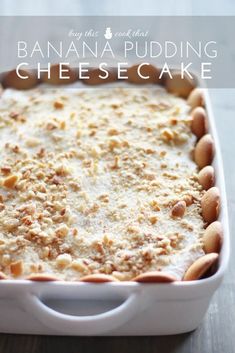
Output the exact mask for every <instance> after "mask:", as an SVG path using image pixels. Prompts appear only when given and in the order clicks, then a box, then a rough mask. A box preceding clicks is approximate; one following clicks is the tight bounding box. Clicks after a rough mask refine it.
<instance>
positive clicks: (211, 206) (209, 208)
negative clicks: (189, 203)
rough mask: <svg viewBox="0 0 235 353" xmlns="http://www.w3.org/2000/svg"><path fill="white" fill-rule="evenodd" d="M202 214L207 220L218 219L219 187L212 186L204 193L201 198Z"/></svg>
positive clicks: (209, 221) (210, 221)
mask: <svg viewBox="0 0 235 353" xmlns="http://www.w3.org/2000/svg"><path fill="white" fill-rule="evenodd" d="M201 206H202V216H203V218H204V220H205V222H208V223H212V222H214V221H216V220H217V218H218V216H219V212H220V193H219V189H218V188H217V187H212V188H210V189H209V190H207V192H206V193H205V194H204V195H203V197H202V200H201Z"/></svg>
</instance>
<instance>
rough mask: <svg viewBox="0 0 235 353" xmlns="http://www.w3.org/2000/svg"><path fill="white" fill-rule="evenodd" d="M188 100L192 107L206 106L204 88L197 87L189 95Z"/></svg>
mask: <svg viewBox="0 0 235 353" xmlns="http://www.w3.org/2000/svg"><path fill="white" fill-rule="evenodd" d="M187 102H188V104H189V105H190V107H191V108H192V109H194V108H196V107H204V105H205V102H204V96H203V90H202V89H201V88H195V89H194V90H192V92H191V93H190V95H189V97H188V100H187Z"/></svg>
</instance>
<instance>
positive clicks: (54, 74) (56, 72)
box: [42, 64, 77, 85]
mask: <svg viewBox="0 0 235 353" xmlns="http://www.w3.org/2000/svg"><path fill="white" fill-rule="evenodd" d="M62 69H63V70H65V69H66V70H68V71H66V72H64V73H63V77H65V76H66V77H69V78H68V79H62V78H61V77H60V66H59V64H55V65H51V67H50V78H49V77H48V73H47V72H46V73H44V74H43V76H42V82H45V83H48V84H50V85H66V84H69V83H73V82H75V81H76V80H77V72H76V70H75V69H73V68H71V67H69V66H67V65H63V66H62ZM61 76H62V75H61Z"/></svg>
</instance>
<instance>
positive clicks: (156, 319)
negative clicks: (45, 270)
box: [0, 90, 229, 336]
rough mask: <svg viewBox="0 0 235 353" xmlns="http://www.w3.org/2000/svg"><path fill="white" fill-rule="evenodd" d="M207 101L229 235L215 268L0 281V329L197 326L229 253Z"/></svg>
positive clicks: (87, 331) (112, 331)
mask: <svg viewBox="0 0 235 353" xmlns="http://www.w3.org/2000/svg"><path fill="white" fill-rule="evenodd" d="M205 105H206V110H207V113H208V120H209V130H210V133H211V135H212V136H213V138H214V141H215V149H216V155H215V158H214V161H213V166H214V168H215V172H216V185H217V186H218V187H219V189H220V193H221V213H220V221H221V222H222V225H223V232H224V240H223V246H222V249H221V252H220V258H219V265H218V269H217V271H216V273H215V274H213V275H212V276H210V277H208V278H205V279H200V280H196V281H188V282H187V281H185V282H184V281H182V282H173V283H152V284H149V283H137V282H125V283H122V282H116V283H115V282H113V283H99V284H94V283H93V284H92V283H82V282H77V283H76V282H33V281H28V280H12V279H11V280H1V281H0V312H1V320H0V332H5V333H24V334H47V335H49V334H53V335H104V336H107V335H115V336H116V335H119V336H120V335H136V336H139V335H169V334H179V333H183V332H188V331H191V330H194V329H195V328H197V326H198V325H199V324H200V322H201V321H202V319H203V317H204V315H205V313H206V310H207V308H208V306H209V303H210V300H211V298H212V295H213V294H214V292H215V290H216V289H217V288H218V286H219V285H220V283H221V280H222V278H223V276H224V272H225V269H226V266H227V263H228V258H229V229H228V216H227V205H226V193H225V184H224V175H223V165H222V160H221V154H220V147H219V141H218V137H217V133H216V126H215V121H214V117H213V113H212V108H211V104H210V99H209V95H208V92H207V91H206V90H205Z"/></svg>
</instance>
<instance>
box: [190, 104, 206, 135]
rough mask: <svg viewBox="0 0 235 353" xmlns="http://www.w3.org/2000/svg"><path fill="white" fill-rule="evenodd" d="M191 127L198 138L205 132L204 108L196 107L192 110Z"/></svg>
mask: <svg viewBox="0 0 235 353" xmlns="http://www.w3.org/2000/svg"><path fill="white" fill-rule="evenodd" d="M191 129H192V132H193V133H194V135H196V136H197V138H199V139H200V138H201V137H202V136H203V135H205V134H206V133H207V115H206V111H205V109H204V108H202V107H197V108H195V109H194V110H193V111H192V124H191Z"/></svg>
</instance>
